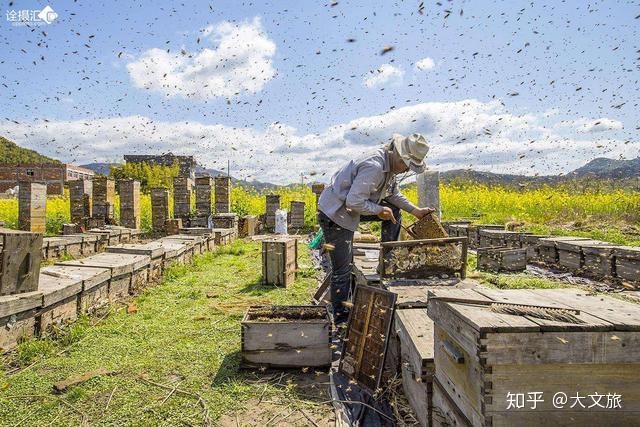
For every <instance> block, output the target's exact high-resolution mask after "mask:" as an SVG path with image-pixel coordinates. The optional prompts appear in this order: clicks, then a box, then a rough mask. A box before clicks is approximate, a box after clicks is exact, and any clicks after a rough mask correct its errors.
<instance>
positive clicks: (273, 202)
mask: <svg viewBox="0 0 640 427" xmlns="http://www.w3.org/2000/svg"><path fill="white" fill-rule="evenodd" d="M265 199H266V203H267V210H266V215H265V226H266V227H267V228H268V229H270V230H273V229H274V228H275V226H276V211H277V210H278V209H280V195H279V194H267V195H266V196H265Z"/></svg>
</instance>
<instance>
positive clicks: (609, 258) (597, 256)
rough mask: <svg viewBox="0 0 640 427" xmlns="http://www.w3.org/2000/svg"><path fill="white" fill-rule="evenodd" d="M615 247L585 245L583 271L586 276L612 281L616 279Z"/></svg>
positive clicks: (583, 247)
mask: <svg viewBox="0 0 640 427" xmlns="http://www.w3.org/2000/svg"><path fill="white" fill-rule="evenodd" d="M617 247H619V246H615V245H594V246H590V245H584V246H582V261H583V265H582V270H583V272H584V273H585V274H587V275H589V276H591V277H595V278H596V279H611V278H613V277H615V275H616V273H615V271H616V270H615V257H614V255H613V251H614V250H615V249H616V248H617Z"/></svg>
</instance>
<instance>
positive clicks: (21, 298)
mask: <svg viewBox="0 0 640 427" xmlns="http://www.w3.org/2000/svg"><path fill="white" fill-rule="evenodd" d="M41 306H42V292H40V291H33V292H24V293H21V294H17V295H4V296H0V318H3V317H7V316H11V315H14V314H18V313H22V312H23V311H27V310H32V309H34V308H38V307H41Z"/></svg>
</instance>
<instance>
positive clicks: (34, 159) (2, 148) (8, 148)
mask: <svg viewBox="0 0 640 427" xmlns="http://www.w3.org/2000/svg"><path fill="white" fill-rule="evenodd" d="M0 163H4V164H17V163H60V161H59V160H55V159H52V158H51V157H47V156H43V155H42V154H40V153H38V152H37V151H34V150H29V149H27V148H22V147H20V146H18V145H17V144H16V143H15V142H13V141H10V140H8V139H7V138H5V137H3V136H0Z"/></svg>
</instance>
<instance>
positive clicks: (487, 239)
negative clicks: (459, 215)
mask: <svg viewBox="0 0 640 427" xmlns="http://www.w3.org/2000/svg"><path fill="white" fill-rule="evenodd" d="M478 233H479V236H480V237H479V243H478V245H479V246H478V247H480V248H486V247H489V246H506V247H509V248H520V247H522V243H521V237H522V235H523V234H524V233H522V232H520V231H507V230H494V229H482V230H480V231H479V232H478Z"/></svg>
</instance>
